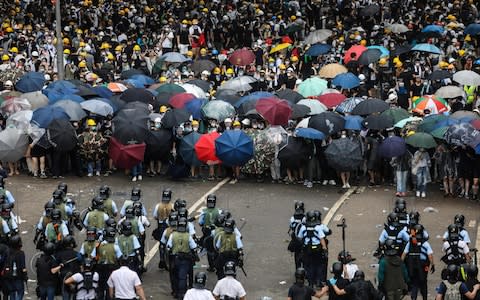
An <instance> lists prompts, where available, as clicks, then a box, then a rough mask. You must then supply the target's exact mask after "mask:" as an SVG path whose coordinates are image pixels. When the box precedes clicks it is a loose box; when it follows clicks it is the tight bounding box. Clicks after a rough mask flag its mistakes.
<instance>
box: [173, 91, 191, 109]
mask: <svg viewBox="0 0 480 300" xmlns="http://www.w3.org/2000/svg"><path fill="white" fill-rule="evenodd" d="M195 98H196V97H195V95H193V94H190V93H179V94H175V95H173V96H172V97H171V98H170V100H169V101H168V103H170V105H171V106H173V107H175V108H183V107H184V106H185V104H187V102H189V101H191V100H192V99H195Z"/></svg>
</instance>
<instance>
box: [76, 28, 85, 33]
mask: <svg viewBox="0 0 480 300" xmlns="http://www.w3.org/2000/svg"><path fill="white" fill-rule="evenodd" d="M75 32H76V33H78V34H83V30H81V29H80V28H77V30H75Z"/></svg>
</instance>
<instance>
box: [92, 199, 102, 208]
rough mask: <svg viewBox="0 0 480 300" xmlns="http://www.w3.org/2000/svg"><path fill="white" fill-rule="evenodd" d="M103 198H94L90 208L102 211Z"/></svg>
mask: <svg viewBox="0 0 480 300" xmlns="http://www.w3.org/2000/svg"><path fill="white" fill-rule="evenodd" d="M103 202H104V201H103V198H102V197H100V196H95V197H94V198H93V199H92V208H93V209H98V210H102V209H103Z"/></svg>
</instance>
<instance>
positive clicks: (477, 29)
mask: <svg viewBox="0 0 480 300" xmlns="http://www.w3.org/2000/svg"><path fill="white" fill-rule="evenodd" d="M479 33H480V24H479V23H472V24H469V25H468V26H467V27H466V28H465V30H464V31H463V34H470V35H477V34H479Z"/></svg>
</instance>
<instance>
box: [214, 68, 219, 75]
mask: <svg viewBox="0 0 480 300" xmlns="http://www.w3.org/2000/svg"><path fill="white" fill-rule="evenodd" d="M220 73H221V71H220V68H219V67H215V69H213V74H215V75H219V74H220Z"/></svg>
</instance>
